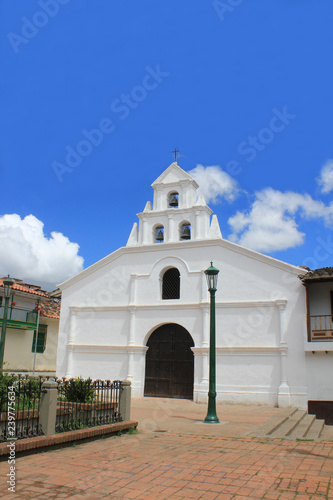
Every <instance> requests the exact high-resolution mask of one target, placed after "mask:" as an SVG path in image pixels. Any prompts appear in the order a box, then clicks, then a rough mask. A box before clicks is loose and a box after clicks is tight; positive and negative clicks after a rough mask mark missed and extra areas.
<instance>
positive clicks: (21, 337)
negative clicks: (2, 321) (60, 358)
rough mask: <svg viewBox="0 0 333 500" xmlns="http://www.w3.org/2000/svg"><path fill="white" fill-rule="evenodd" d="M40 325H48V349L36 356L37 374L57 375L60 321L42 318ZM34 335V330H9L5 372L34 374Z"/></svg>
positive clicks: (7, 333)
mask: <svg viewBox="0 0 333 500" xmlns="http://www.w3.org/2000/svg"><path fill="white" fill-rule="evenodd" d="M40 324H41V325H47V336H46V348H45V351H44V352H43V353H37V354H36V364H35V372H36V373H37V374H49V375H50V374H55V370H56V362H57V343H58V329H59V320H57V319H51V318H43V317H41V318H40ZM33 333H34V332H33V330H18V329H12V328H7V332H6V344H5V355H4V362H5V366H4V368H5V371H10V372H30V373H31V372H32V370H33V363H34V353H33V352H32V351H31V349H32V340H33ZM50 372H51V373H50Z"/></svg>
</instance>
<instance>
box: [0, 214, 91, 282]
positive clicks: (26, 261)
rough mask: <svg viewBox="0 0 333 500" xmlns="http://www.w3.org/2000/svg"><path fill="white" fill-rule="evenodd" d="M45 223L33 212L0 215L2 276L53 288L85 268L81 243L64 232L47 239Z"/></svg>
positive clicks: (0, 263)
mask: <svg viewBox="0 0 333 500" xmlns="http://www.w3.org/2000/svg"><path fill="white" fill-rule="evenodd" d="M43 227H44V224H43V222H42V221H40V220H38V219H37V218H36V217H34V216H33V215H27V216H26V217H24V219H21V217H20V216H19V215H17V214H7V215H4V216H1V217H0V275H1V276H5V275H7V274H10V275H11V276H12V277H14V278H19V279H22V280H26V281H30V282H31V283H33V284H42V286H48V288H54V287H55V285H56V284H59V283H61V282H62V281H65V280H66V279H68V278H70V277H71V276H73V275H75V274H76V273H78V272H80V271H82V269H83V258H82V257H80V256H79V255H78V251H79V245H78V244H77V243H72V242H70V241H69V239H68V238H67V237H66V236H64V235H63V234H62V233H58V232H52V233H51V237H50V238H47V237H46V236H45V235H44V232H43Z"/></svg>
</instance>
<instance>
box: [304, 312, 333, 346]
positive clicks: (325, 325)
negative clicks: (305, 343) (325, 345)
mask: <svg viewBox="0 0 333 500" xmlns="http://www.w3.org/2000/svg"><path fill="white" fill-rule="evenodd" d="M308 322H309V337H310V338H309V340H310V342H315V341H317V340H333V316H332V315H331V314H329V315H321V316H319V315H317V316H310V317H309V318H308Z"/></svg>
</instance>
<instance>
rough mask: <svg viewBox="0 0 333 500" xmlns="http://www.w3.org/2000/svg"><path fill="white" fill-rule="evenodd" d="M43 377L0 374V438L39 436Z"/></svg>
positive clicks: (40, 430) (12, 438)
mask: <svg viewBox="0 0 333 500" xmlns="http://www.w3.org/2000/svg"><path fill="white" fill-rule="evenodd" d="M44 380H45V378H43V377H36V378H33V377H28V376H24V375H12V374H3V375H0V441H7V440H15V439H23V438H27V437H34V436H39V435H41V434H42V429H41V426H40V424H39V408H40V397H41V391H42V384H43V382H44Z"/></svg>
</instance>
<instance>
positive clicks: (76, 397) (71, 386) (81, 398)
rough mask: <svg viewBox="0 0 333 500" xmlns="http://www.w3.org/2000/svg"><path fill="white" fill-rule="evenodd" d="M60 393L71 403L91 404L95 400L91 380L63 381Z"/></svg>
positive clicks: (74, 379)
mask: <svg viewBox="0 0 333 500" xmlns="http://www.w3.org/2000/svg"><path fill="white" fill-rule="evenodd" d="M61 393H62V394H63V395H64V396H65V400H66V401H69V402H71V403H92V402H93V401H94V398H95V387H94V382H93V381H92V380H91V378H87V379H86V380H84V379H82V378H81V377H77V378H71V379H70V380H64V382H63V384H62V390H61Z"/></svg>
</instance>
